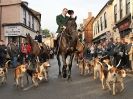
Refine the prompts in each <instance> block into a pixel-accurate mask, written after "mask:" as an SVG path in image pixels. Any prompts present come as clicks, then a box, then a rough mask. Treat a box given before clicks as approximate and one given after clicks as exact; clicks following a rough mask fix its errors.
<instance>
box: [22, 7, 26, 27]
mask: <svg viewBox="0 0 133 99" xmlns="http://www.w3.org/2000/svg"><path fill="white" fill-rule="evenodd" d="M23 23H24V24H25V25H26V10H25V9H23Z"/></svg>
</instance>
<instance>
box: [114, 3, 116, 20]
mask: <svg viewBox="0 0 133 99" xmlns="http://www.w3.org/2000/svg"><path fill="white" fill-rule="evenodd" d="M114 21H115V22H117V4H116V5H115V6H114Z"/></svg>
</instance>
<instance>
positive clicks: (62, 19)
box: [56, 8, 69, 33]
mask: <svg viewBox="0 0 133 99" xmlns="http://www.w3.org/2000/svg"><path fill="white" fill-rule="evenodd" d="M67 12H68V9H67V8H64V9H63V10H62V13H61V14H60V15H57V16H56V23H57V25H58V29H57V31H56V33H61V32H62V28H66V27H65V24H66V23H67V21H68V19H69V17H68V16H67Z"/></svg>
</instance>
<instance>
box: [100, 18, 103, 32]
mask: <svg viewBox="0 0 133 99" xmlns="http://www.w3.org/2000/svg"><path fill="white" fill-rule="evenodd" d="M100 24H101V31H102V30H103V22H102V17H100Z"/></svg>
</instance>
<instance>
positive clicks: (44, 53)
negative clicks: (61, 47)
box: [26, 34, 49, 63]
mask: <svg viewBox="0 0 133 99" xmlns="http://www.w3.org/2000/svg"><path fill="white" fill-rule="evenodd" d="M26 40H27V41H28V43H30V45H31V48H32V50H31V53H30V54H31V57H32V58H31V61H32V62H33V63H35V61H36V60H38V61H40V60H42V61H43V62H44V61H46V60H47V59H49V50H48V48H47V46H46V45H45V44H44V43H42V47H40V46H39V43H38V42H37V41H35V40H34V39H32V37H31V36H30V35H29V34H27V35H26Z"/></svg>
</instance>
